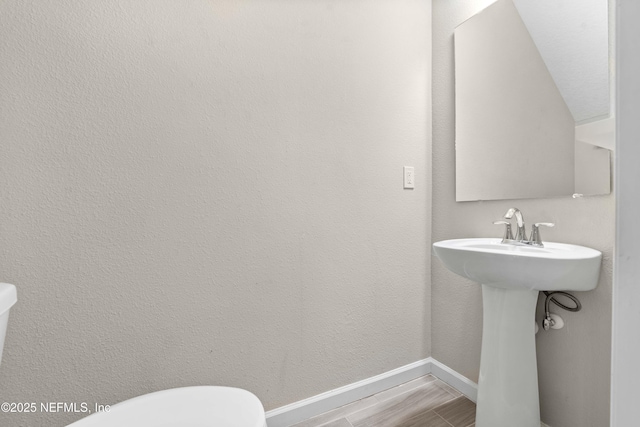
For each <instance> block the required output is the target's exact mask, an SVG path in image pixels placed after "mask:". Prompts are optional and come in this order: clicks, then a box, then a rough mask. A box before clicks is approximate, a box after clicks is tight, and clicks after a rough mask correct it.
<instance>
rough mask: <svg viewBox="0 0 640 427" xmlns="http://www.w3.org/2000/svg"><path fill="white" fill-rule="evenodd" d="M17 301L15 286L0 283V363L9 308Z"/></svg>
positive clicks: (0, 361)
mask: <svg viewBox="0 0 640 427" xmlns="http://www.w3.org/2000/svg"><path fill="white" fill-rule="evenodd" d="M16 301H18V293H17V292H16V287H15V286H13V285H10V284H8V283H0V363H2V349H3V348H4V338H5V336H6V335H7V322H8V321H9V310H11V307H13V304H15V303H16Z"/></svg>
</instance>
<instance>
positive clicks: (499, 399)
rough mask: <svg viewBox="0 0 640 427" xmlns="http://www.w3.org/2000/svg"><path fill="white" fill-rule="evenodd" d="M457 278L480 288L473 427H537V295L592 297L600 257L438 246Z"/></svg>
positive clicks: (554, 246)
mask: <svg viewBox="0 0 640 427" xmlns="http://www.w3.org/2000/svg"><path fill="white" fill-rule="evenodd" d="M433 249H434V252H435V254H436V256H437V257H438V258H439V259H440V260H441V261H442V262H443V264H444V265H445V266H446V267H447V268H448V269H449V270H451V271H452V272H454V273H456V274H458V275H460V276H462V277H466V278H468V279H471V280H473V281H474V282H478V283H480V284H482V304H483V326H482V353H481V358H480V378H479V381H478V401H477V410H476V427H540V404H539V397H538V369H537V363H536V347H535V330H534V329H535V324H534V322H533V319H534V317H535V309H536V302H537V300H538V292H539V291H542V290H546V291H556V290H563V291H588V290H591V289H594V288H595V287H596V286H597V284H598V276H599V274H600V262H601V259H602V253H600V252H599V251H597V250H595V249H590V248H586V247H583V246H577V245H569V244H562V243H550V242H545V243H544V247H533V246H524V245H523V246H518V245H513V244H506V243H501V239H485V238H479V239H456V240H443V241H441V242H437V243H434V244H433Z"/></svg>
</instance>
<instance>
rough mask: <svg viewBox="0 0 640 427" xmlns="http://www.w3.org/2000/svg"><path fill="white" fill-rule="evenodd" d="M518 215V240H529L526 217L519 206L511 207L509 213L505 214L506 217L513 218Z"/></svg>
mask: <svg viewBox="0 0 640 427" xmlns="http://www.w3.org/2000/svg"><path fill="white" fill-rule="evenodd" d="M514 216H515V217H516V225H517V227H518V231H517V232H516V240H517V241H518V242H522V241H525V240H527V232H526V230H525V225H524V217H523V216H522V212H520V209H518V208H510V209H509V210H508V211H507V213H505V214H504V217H505V218H506V219H511V218H513V217H514Z"/></svg>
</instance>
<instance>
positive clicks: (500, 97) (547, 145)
mask: <svg viewBox="0 0 640 427" xmlns="http://www.w3.org/2000/svg"><path fill="white" fill-rule="evenodd" d="M455 78H456V81H455V89H456V200H457V201H470V200H496V199H520V198H542V197H558V196H570V195H574V194H576V193H578V194H583V195H593V194H608V193H610V187H611V184H610V175H611V172H610V162H611V160H610V157H611V156H610V155H611V152H610V149H613V123H614V120H613V118H612V117H610V96H609V95H610V84H609V16H608V4H607V0H536V1H531V0H498V1H496V2H495V3H493V4H492V5H490V6H489V7H487V8H486V9H484V10H483V11H481V12H480V13H478V14H476V15H474V16H473V17H471V18H470V19H468V20H467V21H465V22H464V23H462V24H461V25H460V26H458V27H457V28H456V30H455Z"/></svg>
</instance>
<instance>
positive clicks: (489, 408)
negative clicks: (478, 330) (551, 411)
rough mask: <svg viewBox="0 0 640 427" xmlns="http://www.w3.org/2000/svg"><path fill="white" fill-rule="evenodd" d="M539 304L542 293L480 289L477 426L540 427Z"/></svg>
mask: <svg viewBox="0 0 640 427" xmlns="http://www.w3.org/2000/svg"><path fill="white" fill-rule="evenodd" d="M537 301H538V291H530V290H516V289H502V288H494V287H491V286H487V285H482V303H483V326H482V354H481V358H480V379H479V381H478V402H477V409H476V427H515V426H517V427H540V402H539V396H538V366H537V362H536V343H535V324H534V322H533V321H532V320H534V319H535V310H536V303H537Z"/></svg>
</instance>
